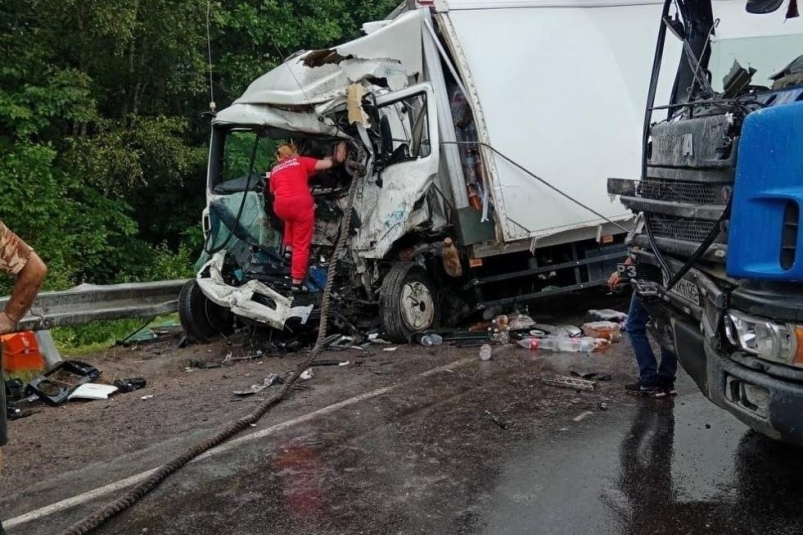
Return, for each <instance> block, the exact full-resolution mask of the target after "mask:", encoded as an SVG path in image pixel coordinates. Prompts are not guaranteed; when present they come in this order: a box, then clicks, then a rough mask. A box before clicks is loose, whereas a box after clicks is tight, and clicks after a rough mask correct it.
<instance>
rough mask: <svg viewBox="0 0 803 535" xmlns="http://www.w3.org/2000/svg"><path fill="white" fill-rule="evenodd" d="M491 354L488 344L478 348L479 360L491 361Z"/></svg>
mask: <svg viewBox="0 0 803 535" xmlns="http://www.w3.org/2000/svg"><path fill="white" fill-rule="evenodd" d="M492 354H493V349H491V346H490V345H488V344H482V347H481V348H480V360H491V355H492Z"/></svg>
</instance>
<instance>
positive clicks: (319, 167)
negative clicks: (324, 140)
mask: <svg viewBox="0 0 803 535" xmlns="http://www.w3.org/2000/svg"><path fill="white" fill-rule="evenodd" d="M334 166H335V161H334V159H333V158H332V157H331V156H327V157H326V158H324V159H323V160H318V163H316V164H315V170H316V171H326V170H327V169H331V168H332V167H334Z"/></svg>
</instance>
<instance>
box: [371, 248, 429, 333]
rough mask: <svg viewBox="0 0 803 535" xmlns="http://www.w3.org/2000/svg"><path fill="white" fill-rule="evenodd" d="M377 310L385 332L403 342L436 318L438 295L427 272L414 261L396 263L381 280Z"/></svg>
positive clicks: (427, 327)
mask: <svg viewBox="0 0 803 535" xmlns="http://www.w3.org/2000/svg"><path fill="white" fill-rule="evenodd" d="M379 311H380V315H381V318H382V327H383V328H384V331H385V335H386V336H387V337H388V339H389V340H390V341H391V342H394V343H405V342H409V341H410V337H411V336H412V335H413V334H415V333H418V332H422V331H426V330H428V329H431V328H432V327H434V326H435V325H436V323H437V321H438V316H439V310H438V296H437V292H436V291H435V285H434V284H433V283H432V280H431V279H430V278H429V276H428V275H427V272H426V271H425V270H424V269H423V268H422V267H420V266H419V265H417V264H414V263H413V262H399V263H397V264H395V265H394V266H393V267H392V268H391V269H390V271H389V272H388V274H387V275H385V280H383V281H382V288H380V290H379Z"/></svg>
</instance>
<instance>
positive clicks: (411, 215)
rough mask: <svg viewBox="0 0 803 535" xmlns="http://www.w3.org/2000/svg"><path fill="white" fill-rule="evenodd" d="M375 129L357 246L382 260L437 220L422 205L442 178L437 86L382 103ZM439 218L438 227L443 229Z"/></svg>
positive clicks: (423, 86) (393, 95)
mask: <svg viewBox="0 0 803 535" xmlns="http://www.w3.org/2000/svg"><path fill="white" fill-rule="evenodd" d="M374 111H375V113H374V114H373V117H372V119H373V121H372V122H373V123H374V124H372V125H371V141H372V144H373V149H374V153H375V157H374V170H375V172H374V180H373V181H369V182H368V183H367V184H366V187H365V189H364V190H363V192H362V198H361V199H360V204H361V205H362V206H363V209H362V210H360V212H361V213H362V214H363V216H362V217H363V225H362V228H361V229H360V232H359V234H358V236H357V239H356V242H355V243H354V245H355V248H356V249H357V250H360V251H364V252H365V253H366V254H365V255H364V256H365V257H366V258H382V257H383V256H384V255H385V253H387V251H388V250H389V249H390V247H391V246H392V244H393V242H395V241H396V240H397V239H399V238H400V237H402V236H403V235H404V234H405V233H406V232H407V231H408V230H410V229H412V228H414V227H416V226H418V225H422V224H424V223H425V222H426V221H428V220H429V219H431V217H432V215H433V211H432V206H430V205H429V203H427V202H423V203H422V202H420V201H421V200H422V198H424V196H425V195H426V193H427V191H428V190H429V187H430V185H431V184H432V182H433V180H434V179H435V178H436V177H437V174H438V165H439V163H440V158H439V155H440V151H439V146H438V141H439V136H438V124H437V117H438V115H437V108H436V104H435V98H434V90H433V88H432V85H431V84H428V83H424V84H419V85H415V86H413V87H409V88H406V89H403V90H401V91H395V92H393V93H386V94H384V95H381V96H377V97H376V107H375V110H374ZM439 219H443V224H445V219H444V218H442V217H441V218H437V217H436V218H435V224H439V223H440V221H439Z"/></svg>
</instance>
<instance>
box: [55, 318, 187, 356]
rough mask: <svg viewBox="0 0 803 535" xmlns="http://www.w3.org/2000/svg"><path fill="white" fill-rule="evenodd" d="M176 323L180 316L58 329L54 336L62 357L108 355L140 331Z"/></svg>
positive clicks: (106, 322)
mask: <svg viewBox="0 0 803 535" xmlns="http://www.w3.org/2000/svg"><path fill="white" fill-rule="evenodd" d="M177 322H178V314H169V315H166V316H159V317H157V318H154V319H153V320H151V321H148V318H128V319H121V320H111V321H96V322H93V323H87V324H86V325H74V326H70V327H57V328H55V329H53V331H52V332H53V339H54V340H55V341H56V347H58V350H59V352H60V353H61V354H62V355H66V356H79V355H86V354H88V353H96V352H100V351H105V350H107V349H109V348H110V347H113V346H114V345H115V344H117V343H118V342H121V341H123V340H125V339H126V338H127V337H129V336H131V335H132V334H134V333H135V332H136V331H137V330H139V329H144V328H146V327H147V328H158V327H164V326H167V325H175V324H176V323H177Z"/></svg>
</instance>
